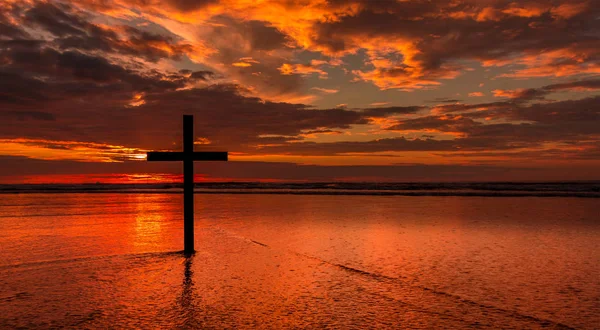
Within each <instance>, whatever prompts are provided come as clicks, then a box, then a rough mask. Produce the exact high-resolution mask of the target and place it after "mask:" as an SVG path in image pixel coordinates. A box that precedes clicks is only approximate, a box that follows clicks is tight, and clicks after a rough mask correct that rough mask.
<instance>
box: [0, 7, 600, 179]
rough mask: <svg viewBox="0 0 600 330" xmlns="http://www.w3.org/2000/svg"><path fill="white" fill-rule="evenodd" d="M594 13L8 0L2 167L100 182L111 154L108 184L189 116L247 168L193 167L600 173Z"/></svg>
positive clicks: (323, 172)
mask: <svg viewBox="0 0 600 330" xmlns="http://www.w3.org/2000/svg"><path fill="white" fill-rule="evenodd" d="M599 15H600V8H598V6H594V5H593V1H586V0H576V1H566V0H564V1H563V0H559V1H519V2H514V1H506V0H486V1H475V0H459V1H441V0H432V1H425V0H423V1H420V0H416V1H398V2H393V1H366V0H347V1H325V0H303V1H234V0H211V1H195V0H166V1H152V0H151V1H138V0H107V1H101V2H98V1H92V0H82V1H67V0H57V1H41V0H9V1H3V2H2V4H0V76H1V77H0V103H1V104H0V109H2V110H0V119H1V121H0V171H1V173H0V183H3V182H4V183H6V182H56V181H57V180H59V179H60V180H62V181H64V182H69V181H77V182H94V180H95V178H98V177H103V175H105V174H106V173H107V167H106V166H107V165H103V164H104V163H111V164H112V165H110V166H111V167H110V170H109V171H108V172H110V174H111V175H112V176H111V177H110V178H108V177H104V179H103V180H107V181H110V182H114V181H115V180H116V181H118V180H123V181H125V182H137V181H136V180H137V179H135V178H136V175H140V177H145V175H147V174H148V173H153V174H152V175H154V177H156V178H161V180H162V179H163V178H167V179H168V180H171V179H172V178H173V176H172V175H177V174H178V173H180V170H179V167H177V166H178V165H174V166H171V167H168V168H166V167H165V168H162V167H154V166H149V167H148V166H146V165H148V164H147V163H145V162H144V161H145V158H144V155H145V153H146V152H147V151H149V150H179V149H181V115H182V114H193V115H194V116H195V126H196V147H197V149H198V150H228V151H230V153H231V157H230V160H231V161H234V162H246V163H247V164H248V166H247V168H252V169H253V171H254V172H253V173H250V171H245V170H243V167H238V166H237V165H231V166H230V165H223V166H229V167H228V168H230V169H229V170H227V171H229V172H227V171H225V170H217V169H215V168H213V167H212V165H211V167H209V168H208V169H206V171H204V170H203V168H205V167H203V166H200V167H198V170H197V171H200V172H199V173H201V174H202V175H203V178H206V180H229V179H233V180H258V179H260V180H314V179H318V180H346V179H348V178H349V177H351V178H352V179H356V180H367V179H368V180H371V179H376V180H388V181H389V180H403V181H411V180H418V181H423V180H427V179H431V180H452V179H455V180H459V181H460V180H484V181H485V180H498V179H499V178H500V179H507V180H523V179H527V178H531V177H536V178H538V179H540V180H565V179H579V180H581V179H590V180H593V179H595V180H598V179H600V171H595V170H593V169H594V168H596V167H597V166H598V167H600V166H599V165H600V111H599V110H598V109H599V105H600V102H599V101H600V93H599V89H600V78H599V75H600V58H599V57H598V51H597V50H598V49H600V37H599V36H600V34H599V32H600V21H599V20H598V19H597V17H599ZM278 164H280V165H278ZM281 164H283V165H281ZM145 166H146V167H145ZM278 166H279V167H278ZM407 167H411V168H414V169H415V172H414V173H413V172H410V171H409V172H408V174H406V175H404V176H401V175H395V174H394V173H396V172H395V171H402V170H403V169H406V168H407ZM234 168H235V171H238V172H235V171H233V169H234ZM274 168H277V169H279V168H281V170H282V171H283V168H285V169H286V171H296V172H294V173H289V174H286V175H283V174H280V173H279V172H277V171H279V170H274ZM308 168H310V169H311V171H312V172H311V171H307V170H306V169H308ZM333 168H339V169H340V170H339V171H338V170H332V169H333ZM203 171H204V172H203ZM219 171H221V172H219ZM223 171H225V172H227V173H225V172H223ZM536 171H538V172H537V173H543V175H542V174H539V175H538V176H535V175H532V174H531V173H536ZM338 172H339V173H340V174H339V175H337V174H336V173H338ZM346 172H348V173H351V175H350V174H348V175H350V176H348V175H346V174H343V173H346ZM574 172H575V173H574ZM57 173H58V174H57ZM390 173H391V174H390ZM411 173H412V174H411ZM440 173H442V174H440ZM453 173H454V174H453ZM500 173H502V174H500ZM313 174H314V175H313ZM86 176H87V177H86ZM132 178H133V179H132ZM361 178H362V179H361ZM167 179H165V180H167Z"/></svg>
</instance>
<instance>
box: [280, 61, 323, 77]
mask: <svg viewBox="0 0 600 330" xmlns="http://www.w3.org/2000/svg"><path fill="white" fill-rule="evenodd" d="M278 70H279V71H280V72H281V74H283V75H292V74H299V75H310V74H313V73H317V74H318V75H319V76H320V77H321V78H327V72H325V71H323V70H321V69H319V68H317V67H314V66H312V65H307V64H288V63H284V64H283V65H281V66H280V67H279V69H278Z"/></svg>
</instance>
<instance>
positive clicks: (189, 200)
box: [147, 115, 227, 254]
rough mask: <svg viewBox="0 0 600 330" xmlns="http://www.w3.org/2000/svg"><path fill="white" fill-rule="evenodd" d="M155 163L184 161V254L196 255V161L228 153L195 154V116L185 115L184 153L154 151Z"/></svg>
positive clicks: (224, 157)
mask: <svg viewBox="0 0 600 330" xmlns="http://www.w3.org/2000/svg"><path fill="white" fill-rule="evenodd" d="M147 159H148V161H150V162H153V161H159V162H160V161H183V244H184V249H183V251H184V253H185V254H193V253H194V161H210V160H224V161H227V152H194V116H192V115H183V152H160V151H154V152H149V153H148V154H147Z"/></svg>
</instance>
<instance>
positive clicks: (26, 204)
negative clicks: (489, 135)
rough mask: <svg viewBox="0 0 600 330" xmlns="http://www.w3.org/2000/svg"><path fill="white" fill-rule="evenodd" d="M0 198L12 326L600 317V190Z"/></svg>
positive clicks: (498, 323)
mask: <svg viewBox="0 0 600 330" xmlns="http://www.w3.org/2000/svg"><path fill="white" fill-rule="evenodd" d="M1 196H2V199H1V200H0V228H2V230H1V231H0V287H1V288H2V289H1V290H0V328H15V327H36V328H57V327H66V328H149V327H153V328H197V327H202V328H233V327H237V328H256V327H258V328H286V327H287V328H291V327H297V328H316V327H326V326H329V327H337V328H399V327H404V328H515V329H522V328H555V329H557V328H578V329H594V328H597V326H598V324H600V281H598V275H597V274H599V273H600V262H599V261H600V250H599V249H598V242H599V241H598V238H599V237H600V221H599V220H600V219H598V207H599V206H600V200H599V199H598V198H575V197H548V196H546V197H535V196H521V197H514V196H510V197H506V196H505V197H489V196H381V195H369V194H363V195H339V194H313V195H297V194H232V193H218V192H217V193H210V194H196V195H195V202H196V209H195V213H196V218H195V232H196V237H195V243H196V250H197V253H196V254H195V255H194V256H193V257H191V258H185V257H184V256H183V254H181V253H180V252H179V251H181V250H182V247H183V245H182V241H183V229H182V228H183V221H182V218H183V215H182V207H181V204H182V196H181V195H179V194H175V193H172V194H171V193H169V194H166V193H140V192H135V193H134V192H120V193H115V192H103V193H97V194H90V193H82V192H66V193H61V194H57V193H48V192H44V193H38V192H33V193H27V194H16V193H15V194H12V193H5V194H2V195H1Z"/></svg>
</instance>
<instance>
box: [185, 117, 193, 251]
mask: <svg viewBox="0 0 600 330" xmlns="http://www.w3.org/2000/svg"><path fill="white" fill-rule="evenodd" d="M183 155H184V156H183V158H184V159H183V246H184V248H183V251H184V253H186V254H190V253H194V116H190V115H183Z"/></svg>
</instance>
